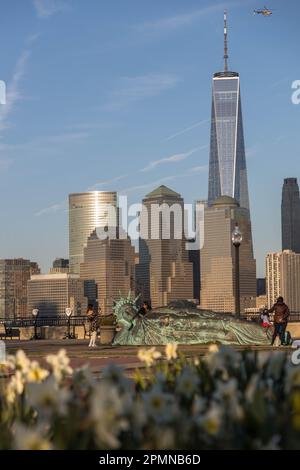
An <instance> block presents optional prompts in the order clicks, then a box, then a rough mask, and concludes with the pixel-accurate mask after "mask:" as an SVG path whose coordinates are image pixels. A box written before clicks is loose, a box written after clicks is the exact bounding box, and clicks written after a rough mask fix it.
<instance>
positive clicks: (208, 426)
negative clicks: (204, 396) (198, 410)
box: [199, 404, 223, 435]
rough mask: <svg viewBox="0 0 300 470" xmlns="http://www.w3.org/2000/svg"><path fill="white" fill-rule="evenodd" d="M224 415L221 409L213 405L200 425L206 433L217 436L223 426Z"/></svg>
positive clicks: (200, 421)
mask: <svg viewBox="0 0 300 470" xmlns="http://www.w3.org/2000/svg"><path fill="white" fill-rule="evenodd" d="M222 415H223V413H222V410H221V407H220V406H218V405H216V404H212V405H211V406H210V408H209V410H208V411H207V413H205V415H204V416H202V418H201V419H200V420H199V423H200V425H201V426H202V428H203V429H204V431H205V432H207V433H208V434H210V435H216V434H218V432H219V430H220V427H221V424H222Z"/></svg>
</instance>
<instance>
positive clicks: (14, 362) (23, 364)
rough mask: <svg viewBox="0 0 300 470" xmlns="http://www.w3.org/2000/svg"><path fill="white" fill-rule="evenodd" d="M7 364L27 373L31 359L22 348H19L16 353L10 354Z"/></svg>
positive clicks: (13, 368) (11, 367) (12, 368)
mask: <svg viewBox="0 0 300 470" xmlns="http://www.w3.org/2000/svg"><path fill="white" fill-rule="evenodd" d="M6 364H7V366H8V367H9V368H10V369H11V370H19V371H21V372H23V373H24V374H26V373H27V371H28V370H29V367H30V359H28V357H27V356H26V354H25V352H24V351H23V350H22V349H19V350H18V351H17V352H16V354H15V355H9V356H8V358H7V362H6Z"/></svg>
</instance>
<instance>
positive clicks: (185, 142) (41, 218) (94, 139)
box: [0, 0, 300, 275]
mask: <svg viewBox="0 0 300 470" xmlns="http://www.w3.org/2000/svg"><path fill="white" fill-rule="evenodd" d="M264 3H265V2H260V1H258V0H254V1H252V0H249V1H248V0H245V1H242V2H241V1H239V2H238V1H234V0H232V1H227V2H223V1H207V0H204V1H201V0H197V1H196V0H186V1H184V2H183V1H182V0H165V1H163V2H162V1H159V0H151V1H147V2H146V1H140V0H122V1H121V0H112V1H110V2H108V1H98V0H73V1H71V0H70V1H68V0H22V1H21V0H9V1H8V0H6V1H5V0H2V1H1V28H0V44H1V46H0V48H1V49H0V57H1V67H0V79H1V80H4V81H5V82H6V84H7V91H8V94H7V104H6V105H0V196H1V197H0V214H1V222H2V223H1V230H0V257H1V258H3V257H18V256H22V257H26V258H30V259H33V260H36V261H38V262H39V263H40V265H41V266H42V268H43V269H44V270H46V269H48V267H49V265H50V263H51V262H52V260H53V259H54V258H55V257H56V256H67V255H68V217H67V212H66V207H67V205H66V201H67V195H68V193H70V192H80V191H85V190H87V189H88V188H94V189H99V190H117V191H120V192H122V193H127V194H128V196H129V197H130V201H131V202H140V200H141V199H142V197H143V196H144V195H145V194H146V193H147V192H149V191H150V190H151V189H152V187H153V188H154V187H155V186H157V185H158V184H160V183H164V184H167V185H169V186H170V187H171V188H173V189H174V190H176V191H178V192H180V193H181V194H182V196H183V197H184V199H185V202H193V201H194V200H195V199H199V198H205V197H206V196H207V178H208V173H207V170H208V168H207V166H208V155H209V149H208V144H209V118H210V106H211V77H212V74H213V73H214V72H215V71H218V70H220V69H222V41H223V37H222V33H223V32H222V27H223V25H222V22H223V10H224V8H227V9H228V21H229V56H230V57H229V64H230V68H231V69H233V70H235V71H238V72H239V73H240V76H241V92H242V106H243V118H244V133H245V142H246V149H247V163H248V179H249V188H250V198H251V210H252V221H253V233H254V242H255V254H256V258H257V261H258V268H259V269H258V274H259V275H262V274H263V270H264V257H265V254H266V253H267V252H268V251H273V250H278V249H280V245H281V234H280V200H281V186H282V180H283V178H284V177H289V176H296V177H299V178H300V165H299V156H300V152H299V150H300V148H299V147H300V144H299V137H298V136H299V119H300V105H298V106H296V105H293V104H292V102H291V94H292V89H291V84H292V82H293V81H294V80H297V79H298V80H300V69H299V50H298V49H299V46H298V45H299V36H300V32H299V13H300V5H299V2H298V1H297V0H290V1H289V2H285V1H283V0H282V1H280V0H277V1H275V0H274V1H270V2H268V3H267V6H268V7H270V8H274V13H273V15H272V17H270V18H264V17H262V16H254V15H253V9H254V8H260V7H263V4H264ZM287 3H288V5H289V7H288V8H287ZM142 170H143V171H142Z"/></svg>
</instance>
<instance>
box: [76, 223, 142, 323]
mask: <svg viewBox="0 0 300 470" xmlns="http://www.w3.org/2000/svg"><path fill="white" fill-rule="evenodd" d="M80 277H81V279H83V280H84V281H85V288H86V291H85V292H86V295H87V297H88V298H89V301H93V303H95V302H96V301H97V303H98V305H99V306H100V307H101V309H102V314H104V315H109V314H111V313H113V309H112V307H113V303H114V301H115V300H117V299H118V298H119V297H120V296H127V295H128V292H129V291H132V292H134V290H135V252H134V247H133V246H132V245H131V242H130V239H129V237H126V238H125V237H124V236H123V237H122V238H119V237H118V238H117V239H109V238H107V239H105V240H99V238H98V237H97V233H96V231H94V232H92V234H91V235H90V237H89V238H88V241H87V245H86V247H85V248H84V250H83V263H81V264H80ZM91 280H93V281H95V284H96V298H94V299H93V298H92V296H93V291H92V292H91V290H90V287H91V286H90V281H91Z"/></svg>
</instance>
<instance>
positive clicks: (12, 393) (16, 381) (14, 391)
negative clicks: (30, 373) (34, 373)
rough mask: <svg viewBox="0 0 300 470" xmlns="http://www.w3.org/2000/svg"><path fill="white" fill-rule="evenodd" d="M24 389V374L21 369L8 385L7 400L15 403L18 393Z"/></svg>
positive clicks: (20, 393)
mask: <svg viewBox="0 0 300 470" xmlns="http://www.w3.org/2000/svg"><path fill="white" fill-rule="evenodd" d="M23 391H24V376H23V374H22V372H21V371H20V370H16V372H15V374H14V375H13V376H12V377H11V379H10V381H9V382H8V385H7V386H6V400H7V402H8V403H13V402H14V401H15V399H16V398H17V396H18V395H22V393H23Z"/></svg>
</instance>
